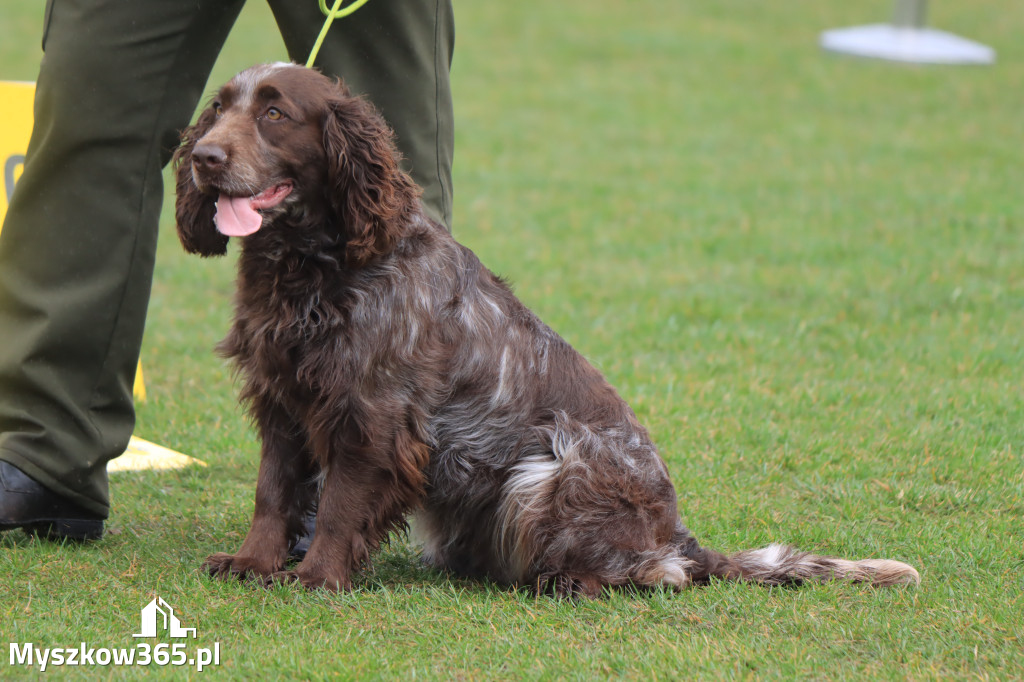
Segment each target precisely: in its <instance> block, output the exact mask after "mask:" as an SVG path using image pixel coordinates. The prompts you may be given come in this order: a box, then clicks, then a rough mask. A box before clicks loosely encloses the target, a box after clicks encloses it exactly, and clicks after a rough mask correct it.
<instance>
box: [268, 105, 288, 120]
mask: <svg viewBox="0 0 1024 682" xmlns="http://www.w3.org/2000/svg"><path fill="white" fill-rule="evenodd" d="M266 116H267V118H269V119H270V120H271V121H280V120H281V119H282V118H284V114H282V113H281V110H280V109H278V108H276V107H270V108H269V109H267V113H266Z"/></svg>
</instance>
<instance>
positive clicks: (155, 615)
mask: <svg viewBox="0 0 1024 682" xmlns="http://www.w3.org/2000/svg"><path fill="white" fill-rule="evenodd" d="M141 620H142V632H140V633H138V634H135V635H132V637H156V632H157V625H158V622H162V623H163V629H164V630H166V631H167V636H168V637H192V638H195V636H196V629H195V628H183V627H181V621H179V620H178V617H177V616H175V615H174V609H173V608H171V605H170V604H168V603H167V602H165V601H164V600H163V599H162V598H160V597H155V598H154V599H153V601H151V602H149V603H148V604H146V606H144V607H143V608H142V614H141Z"/></svg>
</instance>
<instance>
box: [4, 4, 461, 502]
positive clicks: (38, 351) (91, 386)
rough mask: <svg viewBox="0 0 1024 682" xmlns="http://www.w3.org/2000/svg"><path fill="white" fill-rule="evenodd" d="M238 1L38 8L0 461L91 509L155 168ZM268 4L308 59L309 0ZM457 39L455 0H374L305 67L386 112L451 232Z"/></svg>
mask: <svg viewBox="0 0 1024 682" xmlns="http://www.w3.org/2000/svg"><path fill="white" fill-rule="evenodd" d="M243 3H244V0H147V1H145V2H141V1H140V0H51V2H50V3H49V4H48V5H47V10H46V23H45V29H44V36H43V48H44V57H43V61H42V64H41V66H40V72H39V78H38V81H37V85H36V100H35V127H34V129H33V132H32V138H31V141H30V143H29V148H28V153H27V155H26V161H25V166H24V172H23V173H22V176H21V178H20V179H19V181H18V184H17V187H16V189H15V192H14V195H13V196H12V197H11V202H10V206H9V209H8V212H7V215H6V218H5V221H4V225H3V230H2V232H0V459H2V460H5V461H7V462H9V463H11V464H13V465H15V466H16V467H18V468H19V469H21V470H22V471H24V472H25V473H26V474H28V475H29V476H31V477H33V478H35V479H36V480H38V481H39V482H40V483H42V484H43V485H45V486H46V487H47V488H49V489H51V490H52V491H54V492H56V493H58V494H60V495H62V496H64V497H67V498H68V499H71V500H73V501H75V502H77V503H79V504H80V505H82V506H83V507H85V508H87V509H89V510H92V511H94V512H96V513H100V514H104V515H105V514H107V512H108V509H109V502H110V498H109V490H108V485H107V475H106V464H107V462H108V461H109V460H111V459H113V458H114V457H116V456H117V455H119V454H120V453H121V452H123V450H124V448H125V446H126V445H127V443H128V439H129V438H130V436H131V433H132V430H133V428H134V424H135V412H134V407H133V402H132V384H133V380H134V376H135V369H136V365H137V361H138V358H139V352H140V347H141V344H142V335H143V329H144V327H145V321H146V308H147V305H148V302H149V294H150V287H151V283H152V277H153V267H154V261H155V253H156V243H157V222H158V216H159V214H160V208H161V203H162V201H163V197H164V189H163V180H162V176H161V169H162V168H163V167H164V166H165V165H166V164H167V162H168V161H169V159H170V156H171V153H172V151H173V149H174V147H175V146H176V144H177V140H178V133H179V131H181V130H182V129H184V128H185V127H186V126H187V125H188V124H189V121H190V119H191V117H192V115H193V112H194V111H195V108H196V105H197V103H199V100H200V98H201V97H202V95H203V93H204V90H205V88H206V80H207V77H208V76H209V73H210V69H211V68H212V67H213V64H214V61H215V59H216V58H217V54H218V52H219V51H220V49H221V46H222V45H223V43H224V40H225V38H226V37H227V34H228V32H229V30H230V29H231V26H232V24H233V23H234V21H235V19H236V18H237V16H238V13H239V12H240V11H241V8H242V5H243ZM270 5H271V9H272V10H273V13H274V17H275V19H276V20H277V23H278V27H279V29H280V31H281V35H282V37H283V38H284V42H285V45H286V47H287V49H288V53H289V55H290V56H291V58H292V60H293V61H296V62H299V63H305V61H306V59H307V57H308V54H309V50H310V48H311V47H312V45H313V43H314V41H315V39H316V37H317V35H318V33H319V31H320V28H321V26H322V25H323V19H324V18H323V15H322V14H321V13H320V10H319V8H318V7H317V2H316V0H270ZM328 5H333V2H329V3H328ZM453 45H454V20H453V15H452V8H451V2H450V0H402V1H401V2H399V1H397V0H370V1H369V2H368V3H367V4H366V5H365V6H364V7H363V8H361V9H359V10H358V11H357V12H355V13H354V14H352V15H351V16H349V17H346V18H344V19H340V20H338V21H335V22H334V24H333V25H332V26H331V29H330V33H329V34H328V36H327V39H326V41H325V43H324V45H323V47H322V48H321V51H320V54H319V57H318V59H317V63H316V66H317V67H318V68H320V69H321V70H322V71H323V72H325V73H327V74H331V75H337V76H341V77H342V78H344V80H345V81H346V83H348V85H349V87H350V88H351V89H352V90H353V91H354V92H357V93H362V94H365V95H366V96H367V97H368V98H369V99H370V100H371V101H372V102H373V103H374V104H375V105H376V106H377V107H378V108H379V109H380V110H381V112H382V113H383V114H384V116H385V118H386V119H387V120H388V122H389V123H390V125H391V126H392V128H394V130H395V132H396V135H397V140H398V146H399V148H400V149H401V151H402V153H403V155H404V156H405V157H406V162H405V163H406V168H407V170H409V171H410V173H411V174H412V176H413V178H414V180H416V182H417V183H418V184H419V185H420V186H421V187H422V188H423V190H424V195H423V200H424V204H425V205H426V208H427V210H428V211H429V212H430V213H431V214H432V215H433V216H434V217H435V218H437V219H438V220H440V221H442V222H443V223H444V224H446V225H448V226H449V228H450V225H451V195H452V191H451V164H452V153H453V145H454V141H453V137H454V132H453V127H454V125H453V120H452V102H451V91H450V88H449V68H450V65H451V59H452V51H453ZM219 85H220V84H219V83H211V84H210V87H211V88H216V87H219Z"/></svg>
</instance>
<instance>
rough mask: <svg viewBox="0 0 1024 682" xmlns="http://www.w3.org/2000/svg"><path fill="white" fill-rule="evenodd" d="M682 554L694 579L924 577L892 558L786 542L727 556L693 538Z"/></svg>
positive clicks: (900, 581) (906, 581) (901, 581)
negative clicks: (826, 552)
mask: <svg viewBox="0 0 1024 682" xmlns="http://www.w3.org/2000/svg"><path fill="white" fill-rule="evenodd" d="M680 549H681V550H682V553H683V554H684V555H685V556H686V557H687V558H688V559H690V560H691V561H693V562H694V566H693V569H692V570H693V573H692V576H691V577H692V579H693V581H694V582H702V581H706V580H707V579H708V578H710V577H717V578H722V579H725V580H747V581H751V582H756V583H761V584H764V585H787V584H800V583H804V582H828V581H830V580H846V581H850V582H855V583H868V584H870V585H871V586H873V587H892V586H896V585H919V584H920V583H921V576H920V575H918V572H917V571H916V570H915V569H914V567H912V566H910V565H908V564H905V563H903V562H902V561H893V560H891V559H861V560H859V561H855V560H850V559H840V558H837V557H829V556H820V555H817V554H811V553H810V552H801V551H799V550H797V549H795V548H793V547H789V546H786V545H768V546H767V547H763V548H761V549H750V550H746V551H743V552H737V553H736V554H732V555H728V556H727V555H725V554H722V553H721V552H716V551H715V550H712V549H707V548H705V547H700V546H699V545H698V544H697V543H696V541H694V540H693V539H692V538H688V539H687V541H685V542H684V543H682V544H681V546H680Z"/></svg>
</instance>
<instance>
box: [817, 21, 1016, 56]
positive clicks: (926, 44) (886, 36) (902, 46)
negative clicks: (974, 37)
mask: <svg viewBox="0 0 1024 682" xmlns="http://www.w3.org/2000/svg"><path fill="white" fill-rule="evenodd" d="M821 46H822V47H823V48H825V49H826V50H829V51H831V52H839V53H842V54H849V55H854V56H857V57H873V58H875V59H888V60H891V61H897V62H911V63H916V64H992V63H994V62H995V60H996V53H995V50H993V49H992V48H991V47H988V46H985V45H981V44H980V43H976V42H974V41H971V40H967V39H966V38H961V37H959V36H955V35H953V34H952V33H946V32H945V31H939V30H936V29H933V28H899V27H896V26H892V25H890V24H871V25H869V26H855V27H853V28H837V29H833V30H831V31H825V32H824V33H822V34H821Z"/></svg>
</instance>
